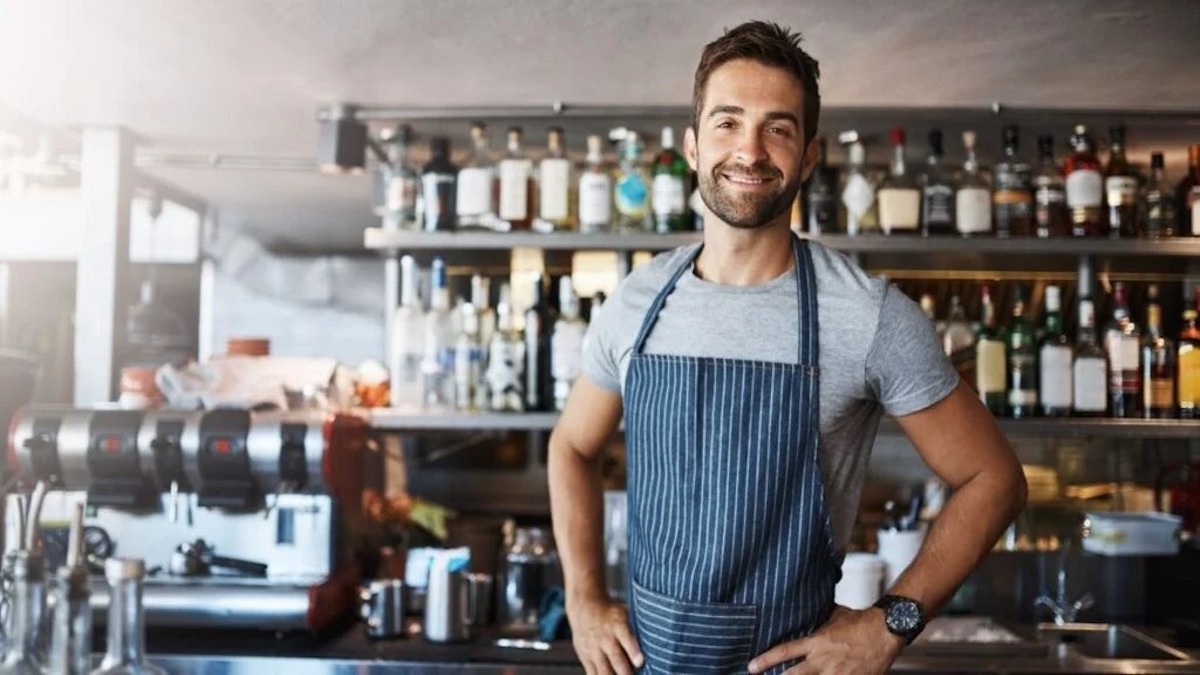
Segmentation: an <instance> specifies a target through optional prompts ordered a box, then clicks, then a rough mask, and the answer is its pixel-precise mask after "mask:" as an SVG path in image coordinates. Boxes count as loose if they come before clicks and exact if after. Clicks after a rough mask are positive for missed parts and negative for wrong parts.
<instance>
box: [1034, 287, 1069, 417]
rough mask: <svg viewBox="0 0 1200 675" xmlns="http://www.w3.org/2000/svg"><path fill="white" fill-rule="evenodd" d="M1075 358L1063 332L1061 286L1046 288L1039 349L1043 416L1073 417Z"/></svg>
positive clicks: (1039, 380)
mask: <svg viewBox="0 0 1200 675" xmlns="http://www.w3.org/2000/svg"><path fill="white" fill-rule="evenodd" d="M1073 359H1074V352H1073V351H1072V349H1071V340H1070V339H1069V338H1068V337H1067V334H1066V332H1065V331H1064V330H1063V319H1062V291H1061V290H1060V289H1059V287H1058V286H1047V287H1046V323H1045V330H1044V333H1043V335H1042V343H1041V348H1040V349H1039V350H1038V384H1039V388H1038V398H1039V400H1040V402H1041V408H1042V415H1043V416H1045V417H1068V416H1070V414H1071V402H1072V401H1071V397H1072V389H1073V380H1074V377H1073V373H1072V370H1071V362H1072V360H1073Z"/></svg>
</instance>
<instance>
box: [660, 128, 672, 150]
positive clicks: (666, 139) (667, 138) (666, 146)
mask: <svg viewBox="0 0 1200 675" xmlns="http://www.w3.org/2000/svg"><path fill="white" fill-rule="evenodd" d="M662 147H663V150H670V149H672V148H674V147H675V130H673V129H672V128H671V127H663V128H662Z"/></svg>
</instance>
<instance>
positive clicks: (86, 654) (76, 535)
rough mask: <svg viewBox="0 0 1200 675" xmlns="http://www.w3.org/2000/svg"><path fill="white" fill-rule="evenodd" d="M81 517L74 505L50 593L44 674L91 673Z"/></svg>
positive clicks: (88, 595)
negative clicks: (64, 552) (62, 556)
mask: <svg viewBox="0 0 1200 675" xmlns="http://www.w3.org/2000/svg"><path fill="white" fill-rule="evenodd" d="M83 513H84V506H83V503H82V502H80V503H77V504H76V505H75V510H74V512H73V517H72V519H71V529H70V536H69V539H68V547H67V560H66V564H65V565H63V566H62V567H60V568H59V569H58V573H57V574H56V575H55V582H56V583H55V585H54V588H53V590H52V591H51V600H52V601H51V602H50V607H51V610H50V611H51V612H52V614H53V616H52V618H51V638H50V652H49V654H48V655H47V658H46V665H47V668H46V670H47V672H49V673H52V674H53V675H87V674H88V673H90V672H91V670H92V606H91V596H92V593H91V588H90V587H89V584H88V582H89V574H88V568H87V565H86V564H85V563H84V551H83V549H84V545H83Z"/></svg>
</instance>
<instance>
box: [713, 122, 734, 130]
mask: <svg viewBox="0 0 1200 675" xmlns="http://www.w3.org/2000/svg"><path fill="white" fill-rule="evenodd" d="M733 126H734V124H733V120H721V121H720V122H717V128H718V129H732V128H733Z"/></svg>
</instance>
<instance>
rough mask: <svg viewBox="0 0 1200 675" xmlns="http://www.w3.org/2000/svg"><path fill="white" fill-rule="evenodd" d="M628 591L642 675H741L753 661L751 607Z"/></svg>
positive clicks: (637, 587) (638, 589) (754, 623)
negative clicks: (643, 665)
mask: <svg viewBox="0 0 1200 675" xmlns="http://www.w3.org/2000/svg"><path fill="white" fill-rule="evenodd" d="M630 585H631V587H632V589H633V603H632V609H633V615H634V624H635V627H636V628H635V629H636V632H637V639H638V642H639V643H640V644H641V647H642V653H643V654H644V655H645V657H646V669H645V670H644V671H643V672H647V673H670V674H672V675H674V674H675V673H744V672H746V666H747V665H749V663H750V659H751V658H753V657H754V654H753V653H752V652H753V650H754V644H755V638H756V637H757V634H756V633H757V630H758V607H757V606H755V605H731V604H712V603H696V602H684V601H682V600H676V599H675V598H671V597H668V596H665V595H662V594H661V593H655V592H654V591H650V590H647V589H645V588H643V587H642V586H640V585H638V583H637V582H631V584H630Z"/></svg>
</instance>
